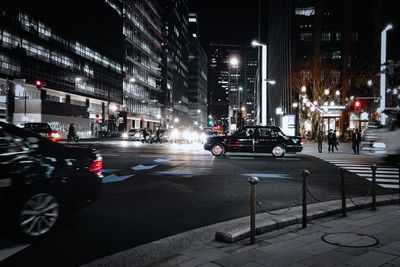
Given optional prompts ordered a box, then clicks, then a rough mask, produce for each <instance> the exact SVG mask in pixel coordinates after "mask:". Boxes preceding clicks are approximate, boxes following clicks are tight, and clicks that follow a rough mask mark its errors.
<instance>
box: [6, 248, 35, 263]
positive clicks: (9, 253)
mask: <svg viewBox="0 0 400 267" xmlns="http://www.w3.org/2000/svg"><path fill="white" fill-rule="evenodd" d="M30 245H31V244H18V245H15V246H12V247H9V248H5V249H0V262H1V261H3V260H5V259H7V258H8V257H11V256H12V255H14V254H16V253H18V252H19V251H21V250H23V249H24V248H26V247H29V246H30Z"/></svg>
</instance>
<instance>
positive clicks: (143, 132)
mask: <svg viewBox="0 0 400 267" xmlns="http://www.w3.org/2000/svg"><path fill="white" fill-rule="evenodd" d="M142 135H143V139H142V143H144V142H147V135H148V133H147V128H143V130H142Z"/></svg>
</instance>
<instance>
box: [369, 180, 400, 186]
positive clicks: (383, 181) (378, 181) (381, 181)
mask: <svg viewBox="0 0 400 267" xmlns="http://www.w3.org/2000/svg"><path fill="white" fill-rule="evenodd" d="M366 179H367V180H368V181H370V182H371V181H372V178H366ZM376 182H377V183H391V184H396V183H397V182H398V181H394V180H393V179H379V178H377V179H376ZM397 188H399V185H398V184H397Z"/></svg>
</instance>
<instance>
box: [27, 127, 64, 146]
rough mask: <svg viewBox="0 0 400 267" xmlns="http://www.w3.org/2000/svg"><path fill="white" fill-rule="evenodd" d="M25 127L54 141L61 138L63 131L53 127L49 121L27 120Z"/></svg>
mask: <svg viewBox="0 0 400 267" xmlns="http://www.w3.org/2000/svg"><path fill="white" fill-rule="evenodd" d="M24 129H27V130H29V131H32V132H35V133H38V134H40V135H41V136H43V137H46V138H48V139H50V140H51V141H53V142H58V141H60V140H61V132H59V131H56V130H53V129H51V127H50V125H49V124H48V123H44V122H27V123H25V124H24Z"/></svg>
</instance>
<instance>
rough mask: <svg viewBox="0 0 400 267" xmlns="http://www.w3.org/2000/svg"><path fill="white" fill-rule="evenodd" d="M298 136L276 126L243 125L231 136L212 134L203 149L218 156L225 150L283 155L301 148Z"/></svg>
mask: <svg viewBox="0 0 400 267" xmlns="http://www.w3.org/2000/svg"><path fill="white" fill-rule="evenodd" d="M303 143H304V141H303V139H302V138H301V137H300V136H287V135H285V134H284V133H283V132H282V130H281V129H280V128H279V127H277V126H245V127H243V128H240V129H238V130H237V131H236V132H235V133H234V134H232V135H231V136H214V137H210V138H208V139H207V142H206V143H205V144H204V149H205V150H209V151H211V153H212V154H213V155H214V156H216V157H220V156H223V155H224V154H225V153H226V152H250V153H272V155H273V156H274V157H283V156H284V154H285V153H296V152H301V151H302V150H303Z"/></svg>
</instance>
